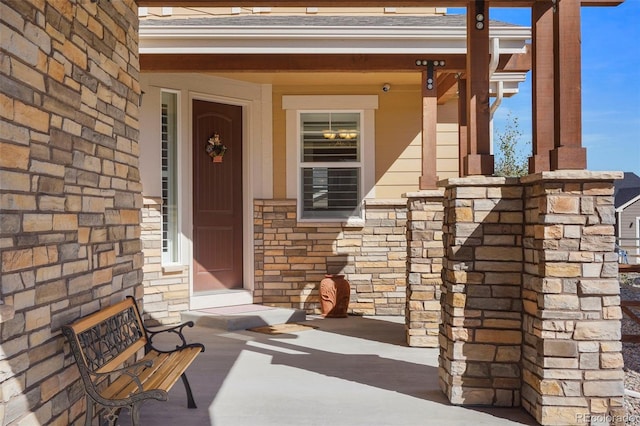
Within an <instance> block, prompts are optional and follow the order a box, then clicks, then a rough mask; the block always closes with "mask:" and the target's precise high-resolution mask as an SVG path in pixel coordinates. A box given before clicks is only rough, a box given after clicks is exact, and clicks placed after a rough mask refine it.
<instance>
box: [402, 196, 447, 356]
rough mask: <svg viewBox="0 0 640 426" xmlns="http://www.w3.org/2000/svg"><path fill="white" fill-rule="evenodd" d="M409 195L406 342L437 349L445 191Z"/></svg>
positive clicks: (439, 320)
mask: <svg viewBox="0 0 640 426" xmlns="http://www.w3.org/2000/svg"><path fill="white" fill-rule="evenodd" d="M407 197H408V199H409V200H408V204H407V307H406V312H407V314H406V316H405V328H406V332H407V344H408V345H409V346H415V347H430V348H437V347H438V334H439V329H440V322H441V321H442V316H441V313H440V312H441V309H440V292H441V286H442V261H443V259H444V246H443V243H442V222H443V218H444V207H443V204H442V203H443V191H441V190H436V191H420V192H418V193H411V194H407Z"/></svg>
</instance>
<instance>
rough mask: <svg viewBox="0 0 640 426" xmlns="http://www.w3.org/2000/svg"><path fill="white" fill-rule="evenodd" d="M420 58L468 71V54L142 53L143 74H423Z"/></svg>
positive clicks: (446, 66)
mask: <svg viewBox="0 0 640 426" xmlns="http://www.w3.org/2000/svg"><path fill="white" fill-rule="evenodd" d="M417 59H425V60H444V61H445V64H446V65H445V66H443V67H442V69H443V70H446V71H456V70H464V69H465V67H466V60H465V55H404V54H402V55H361V54H360V55H348V54H340V55H317V54H302V55H289V54H277V55H272V54H264V55H254V54H180V55H177V54H144V53H143V54H140V69H141V70H142V71H150V72H154V71H162V72H194V71H208V72H214V71H234V72H236V71H237V72H243V71H244V72H261V71H262V72H274V71H300V72H302V71H308V72H315V71H328V72H340V71H412V72H416V71H419V69H417V67H416V60H417Z"/></svg>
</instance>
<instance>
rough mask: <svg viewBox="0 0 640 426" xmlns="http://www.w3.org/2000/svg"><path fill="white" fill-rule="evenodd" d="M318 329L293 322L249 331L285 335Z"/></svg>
mask: <svg viewBox="0 0 640 426" xmlns="http://www.w3.org/2000/svg"><path fill="white" fill-rule="evenodd" d="M316 328H318V327H316V326H313V325H304V324H298V323H295V322H292V323H287V324H274V325H265V326H263V327H255V328H250V329H249V331H255V332H256V333H264V334H285V333H293V332H297V331H308V330H313V329H316Z"/></svg>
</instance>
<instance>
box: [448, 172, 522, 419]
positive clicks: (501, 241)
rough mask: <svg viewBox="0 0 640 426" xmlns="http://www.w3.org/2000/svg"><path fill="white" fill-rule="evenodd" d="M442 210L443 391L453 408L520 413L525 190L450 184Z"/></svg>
mask: <svg viewBox="0 0 640 426" xmlns="http://www.w3.org/2000/svg"><path fill="white" fill-rule="evenodd" d="M444 208H445V219H444V228H443V229H444V237H443V240H444V246H445V252H446V253H447V258H446V259H445V264H444V272H443V289H442V312H443V314H442V315H443V319H442V322H443V324H442V326H441V335H442V339H441V342H440V358H439V365H440V370H439V374H440V387H441V388H442V390H443V392H444V393H445V394H446V395H447V397H448V398H449V400H450V401H451V402H452V403H453V404H481V405H497V406H504V407H511V406H518V405H520V386H521V372H520V355H521V347H520V346H521V343H522V331H521V330H522V313H521V311H522V302H521V291H520V289H521V283H522V269H523V267H522V265H523V263H522V260H523V254H522V231H523V225H522V221H523V201H522V187H521V186H520V185H519V182H518V179H505V178H490V177H470V178H460V179H450V180H449V181H448V182H447V187H446V191H445V202H444Z"/></svg>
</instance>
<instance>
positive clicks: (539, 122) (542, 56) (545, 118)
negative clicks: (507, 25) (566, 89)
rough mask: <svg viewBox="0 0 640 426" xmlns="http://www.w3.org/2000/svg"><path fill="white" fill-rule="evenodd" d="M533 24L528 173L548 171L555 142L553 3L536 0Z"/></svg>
mask: <svg viewBox="0 0 640 426" xmlns="http://www.w3.org/2000/svg"><path fill="white" fill-rule="evenodd" d="M531 25H532V27H533V28H532V32H533V34H532V38H533V43H532V58H533V66H532V67H531V68H532V71H531V73H532V91H533V96H532V113H533V126H532V139H533V140H532V148H533V153H532V156H531V157H529V173H538V172H544V171H549V170H551V169H550V162H549V161H550V160H549V156H550V152H551V150H552V149H553V148H554V146H555V143H554V140H555V127H554V126H555V113H554V111H555V109H554V89H553V84H554V82H553V78H554V74H553V68H554V60H553V57H554V56H553V4H552V3H540V2H536V3H534V4H533V6H532V7H531Z"/></svg>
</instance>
